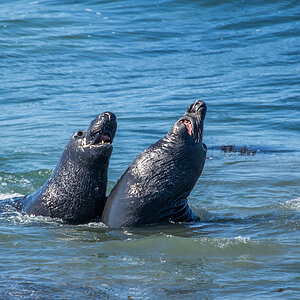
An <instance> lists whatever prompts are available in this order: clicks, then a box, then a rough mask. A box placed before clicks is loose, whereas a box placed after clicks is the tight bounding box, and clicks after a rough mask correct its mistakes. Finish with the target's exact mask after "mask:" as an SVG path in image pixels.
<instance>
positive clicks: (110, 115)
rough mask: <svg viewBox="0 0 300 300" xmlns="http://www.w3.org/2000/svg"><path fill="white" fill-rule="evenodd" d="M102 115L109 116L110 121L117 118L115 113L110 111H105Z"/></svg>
mask: <svg viewBox="0 0 300 300" xmlns="http://www.w3.org/2000/svg"><path fill="white" fill-rule="evenodd" d="M101 116H104V117H106V118H108V121H111V120H112V121H114V120H116V116H115V114H113V113H112V112H110V111H106V112H104V113H103V114H101Z"/></svg>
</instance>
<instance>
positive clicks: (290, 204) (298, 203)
mask: <svg viewBox="0 0 300 300" xmlns="http://www.w3.org/2000/svg"><path fill="white" fill-rule="evenodd" d="M283 206H284V207H286V208H288V209H294V210H300V198H296V199H293V200H288V201H286V202H284V203H283Z"/></svg>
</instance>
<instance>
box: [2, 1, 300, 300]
mask: <svg viewBox="0 0 300 300" xmlns="http://www.w3.org/2000/svg"><path fill="white" fill-rule="evenodd" d="M299 11H300V5H299V3H298V2H297V1H265V2H264V3H263V2H262V1H242V0H240V1H225V0H223V1H192V0H188V1H167V0H165V1H148V0H146V1H134V0H124V1H71V0H70V1H58V0H57V1H46V0H44V1H30V0H28V1H25V0H19V1H18V0H16V1H8V0H3V1H1V3H0V70H1V77H0V86H1V93H0V128H1V135H0V144H1V147H0V199H6V198H9V197H13V196H17V195H26V194H30V193H32V192H33V191H35V190H36V189H37V188H38V187H40V186H41V185H42V184H43V183H44V182H45V181H46V180H47V178H48V177H49V176H50V175H51V172H52V170H53V169H54V167H55V165H56V163H57V162H58V160H59V157H60V154H61V152H62V150H63V149H64V147H65V145H66V143H67V141H68V140H69V138H70V137H71V135H72V134H73V132H75V131H76V130H79V129H84V128H86V127H87V126H88V124H89V122H90V121H91V120H92V119H93V118H94V117H95V116H96V115H97V114H100V113H101V112H103V111H107V110H109V111H112V112H114V113H115V114H116V115H117V118H118V131H117V135H116V137H115V140H114V152H113V155H112V158H111V163H110V167H109V185H108V190H111V188H112V187H113V186H114V184H115V182H116V181H117V179H118V178H119V177H120V176H121V174H122V173H123V172H124V171H125V170H126V168H127V166H128V165H129V164H130V162H131V161H132V160H133V159H134V158H135V157H136V156H137V155H138V154H139V153H140V152H141V151H143V150H144V149H145V148H146V147H148V146H149V145H151V144H152V143H154V142H155V141H157V140H158V139H159V138H161V137H162V136H163V135H164V134H165V133H166V132H167V131H168V130H169V129H170V128H171V126H172V124H173V123H174V122H175V121H176V120H177V118H178V117H180V115H182V114H183V112H184V111H185V110H186V109H187V107H188V105H189V104H191V103H192V102H193V101H194V100H196V99H202V100H204V101H205V102H206V103H207V105H208V112H207V118H206V121H205V134H204V142H205V143H206V144H207V146H208V148H209V150H208V159H207V161H206V164H205V168H204V171H203V174H202V176H201V177H200V179H199V181H198V183H197V184H196V186H195V188H194V190H193V192H192V194H191V196H190V198H189V203H190V205H191V207H192V208H193V210H194V211H195V213H197V214H198V215H199V216H200V217H201V218H202V220H203V221H202V222H200V223H197V224H194V225H183V224H181V225H169V226H165V225H164V226H149V227H144V228H137V229H130V230H112V229H109V228H107V227H106V226H104V225H103V224H102V223H96V222H95V223H90V224H87V225H81V226H71V225H66V224H63V223H62V222H60V221H59V220H51V219H46V218H43V217H35V218H30V217H28V216H26V215H23V214H20V213H12V212H6V213H2V214H1V215H0V220H1V223H0V278H1V280H0V297H1V298H3V299H54V298H55V299H94V298H96V299H102V298H104V299H106V298H110V299H127V298H128V297H129V298H130V297H131V298H133V299H165V298H170V299H171V298H172V299H173V298H174V299H186V298H192V299H217V298H219V299H234V298H235V299H240V298H247V299H271V298H272V299H274V298H278V299H279V298H280V299H297V298H299V297H300V290H299V286H300V285H299V279H300V276H299V274H300V265H299V257H300V255H299V240H300V235H299V209H300V193H299V191H300V189H299V186H300V159H299V149H300V102H299V101H300V99H299V82H300V81H299V74H300V67H299V66H300V64H299V61H300V51H299V49H300V39H299V33H300V17H299ZM222 145H236V146H237V147H244V146H245V145H247V146H248V147H252V149H254V153H252V154H251V153H250V155H242V154H241V153H239V152H235V153H224V152H223V151H221V150H220V147H221V146H222Z"/></svg>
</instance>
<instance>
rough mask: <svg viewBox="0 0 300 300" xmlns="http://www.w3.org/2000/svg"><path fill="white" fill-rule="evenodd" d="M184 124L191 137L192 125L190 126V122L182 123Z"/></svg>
mask: <svg viewBox="0 0 300 300" xmlns="http://www.w3.org/2000/svg"><path fill="white" fill-rule="evenodd" d="M184 124H185V126H186V129H187V131H188V133H189V135H192V124H191V122H188V121H184Z"/></svg>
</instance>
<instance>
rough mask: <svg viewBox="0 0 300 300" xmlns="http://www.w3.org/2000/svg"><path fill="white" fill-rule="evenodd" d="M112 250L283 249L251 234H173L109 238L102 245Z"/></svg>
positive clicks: (175, 253)
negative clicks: (197, 236) (243, 235)
mask: <svg viewBox="0 0 300 300" xmlns="http://www.w3.org/2000/svg"><path fill="white" fill-rule="evenodd" d="M102 247H103V249H105V250H107V251H110V252H126V254H127V255H135V254H137V253H141V252H143V253H149V254H151V253H164V254H165V255H168V256H170V257H174V258H176V257H177V258H178V257H185V259H187V258H188V257H189V258H191V259H194V258H195V257H197V256H199V257H201V256H216V255H221V256H224V255H225V256H232V255H244V254H249V255H263V256H264V255H273V254H275V253H278V252H280V251H281V246H279V245H276V247H274V245H273V244H270V243H268V242H266V243H263V242H256V241H253V240H252V239H250V238H249V237H242V236H237V237H233V238H212V237H200V238H194V239H191V238H183V237H178V236H173V235H163V236H160V237H153V236H152V237H148V238H141V239H127V240H125V241H110V242H107V243H105V244H103V245H102Z"/></svg>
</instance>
